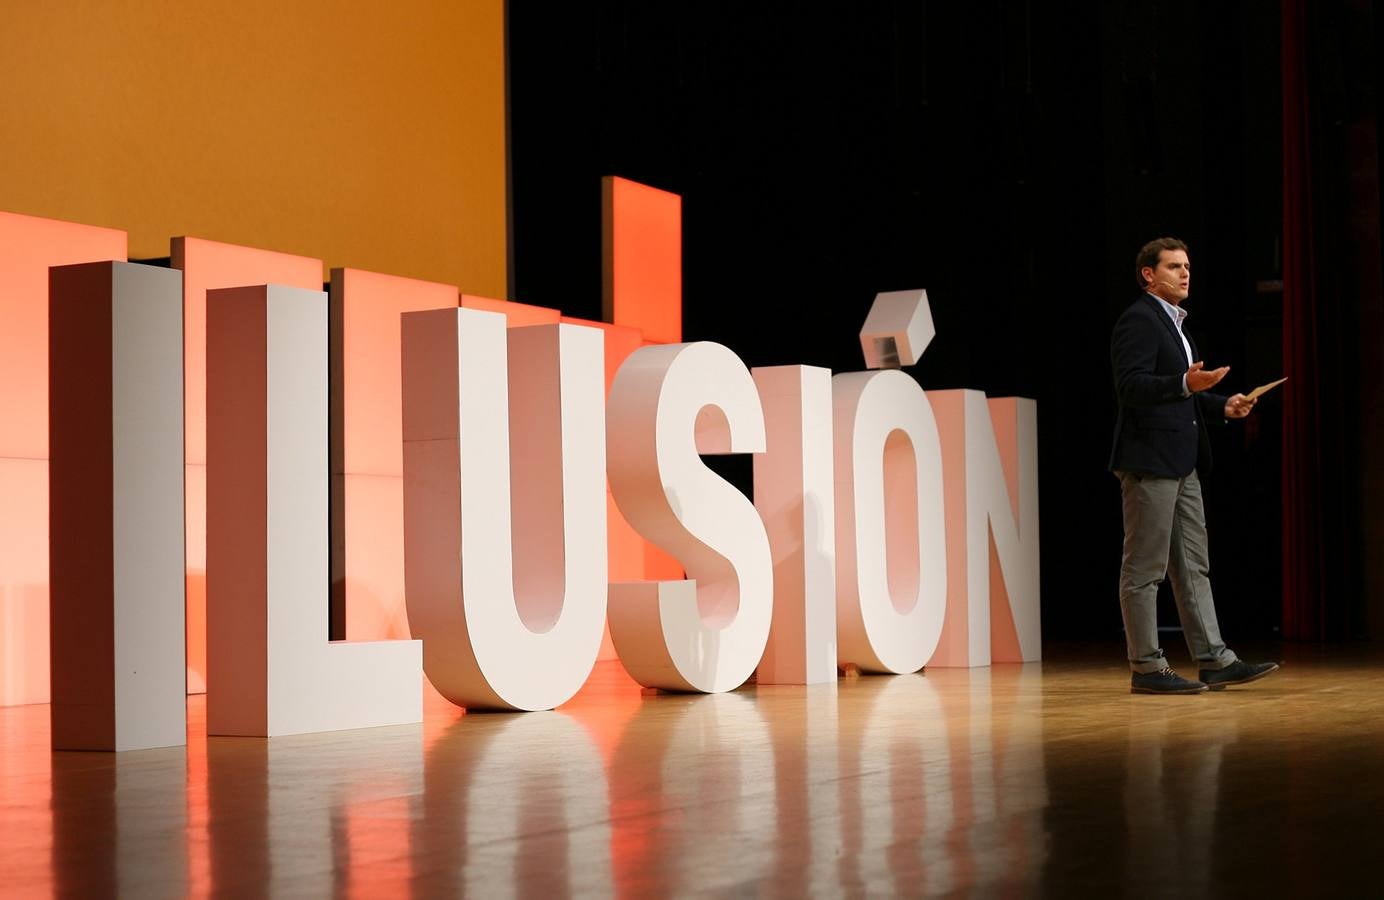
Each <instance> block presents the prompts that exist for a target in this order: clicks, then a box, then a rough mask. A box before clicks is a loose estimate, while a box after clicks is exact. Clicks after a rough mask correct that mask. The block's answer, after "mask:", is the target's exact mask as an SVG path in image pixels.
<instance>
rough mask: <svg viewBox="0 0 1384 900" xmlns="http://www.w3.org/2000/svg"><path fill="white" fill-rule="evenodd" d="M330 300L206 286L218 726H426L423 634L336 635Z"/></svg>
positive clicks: (210, 636)
mask: <svg viewBox="0 0 1384 900" xmlns="http://www.w3.org/2000/svg"><path fill="white" fill-rule="evenodd" d="M327 402H328V400H327V297H326V295H325V294H323V293H322V292H321V291H309V290H304V289H302V288H290V287H278V286H269V287H265V286H260V287H246V288H228V289H226V290H216V291H208V292H207V732H208V733H209V734H239V735H258V736H262V737H272V736H274V735H281V734H299V733H303V732H310V731H333V730H336V729H340V728H364V727H367V726H372V725H399V724H405V723H411V722H419V721H422V718H423V693H422V648H421V647H420V646H419V644H418V642H417V641H375V642H348V641H340V642H330V643H329V642H328V640H327V637H328V624H327V618H328V604H329V602H330V596H331V590H330V588H331V586H330V564H329V560H328V553H327V545H328V540H329V538H328V534H327V491H328V480H329V476H328V453H327V440H328V438H327Z"/></svg>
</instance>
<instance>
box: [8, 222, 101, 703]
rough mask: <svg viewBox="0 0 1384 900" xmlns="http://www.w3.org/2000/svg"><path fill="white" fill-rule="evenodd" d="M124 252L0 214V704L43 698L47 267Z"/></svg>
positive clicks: (87, 236) (69, 230)
mask: <svg viewBox="0 0 1384 900" xmlns="http://www.w3.org/2000/svg"><path fill="white" fill-rule="evenodd" d="M125 254H126V238H125V232H123V231H116V230H114V229H111V228H96V227H94V226H91V225H77V224H73V223H71V222H58V221H54V220H52V219H40V218H35V217H33V216H21V215H16V214H14V213H7V212H0V497H2V498H4V499H3V502H0V706H10V705H14V704H20V703H47V702H48V698H49V687H48V685H49V682H48V268H49V267H50V266H64V265H70V264H74V263H83V262H99V261H103V260H123V259H125Z"/></svg>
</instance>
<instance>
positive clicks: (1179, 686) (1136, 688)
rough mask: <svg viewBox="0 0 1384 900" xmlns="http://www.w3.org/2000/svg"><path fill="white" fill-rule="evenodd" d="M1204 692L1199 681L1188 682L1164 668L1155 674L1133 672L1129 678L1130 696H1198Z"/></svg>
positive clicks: (1204, 686) (1203, 687)
mask: <svg viewBox="0 0 1384 900" xmlns="http://www.w3.org/2000/svg"><path fill="white" fill-rule="evenodd" d="M1205 690H1206V685H1204V684H1202V683H1201V682H1200V681H1188V680H1187V679H1186V678H1183V677H1182V676H1181V675H1178V674H1177V673H1176V672H1174V671H1173V670H1172V669H1169V668H1166V667H1164V668H1163V669H1161V670H1159V671H1157V672H1135V673H1134V674H1133V675H1131V676H1130V677H1129V692H1130V693H1131V694H1200V693H1202V692H1203V691H1205Z"/></svg>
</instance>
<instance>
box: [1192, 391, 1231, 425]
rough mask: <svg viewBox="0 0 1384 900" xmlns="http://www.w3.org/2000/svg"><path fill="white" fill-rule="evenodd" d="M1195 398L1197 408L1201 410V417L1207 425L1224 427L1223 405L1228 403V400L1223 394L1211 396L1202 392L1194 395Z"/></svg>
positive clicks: (1208, 392)
mask: <svg viewBox="0 0 1384 900" xmlns="http://www.w3.org/2000/svg"><path fill="white" fill-rule="evenodd" d="M1193 396H1195V397H1196V398H1197V407H1198V408H1199V409H1200V410H1201V417H1202V419H1203V420H1204V421H1205V422H1206V424H1208V425H1224V424H1225V423H1226V421H1227V420H1226V417H1225V405H1226V404H1227V403H1229V402H1230V398H1229V397H1227V396H1225V395H1224V394H1213V393H1211V392H1210V391H1202V392H1201V393H1199V394H1194V395H1193Z"/></svg>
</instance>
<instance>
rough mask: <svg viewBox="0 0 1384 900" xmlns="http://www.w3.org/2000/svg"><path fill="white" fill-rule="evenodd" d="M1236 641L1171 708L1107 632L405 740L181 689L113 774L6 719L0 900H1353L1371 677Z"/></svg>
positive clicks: (1366, 652) (616, 698)
mask: <svg viewBox="0 0 1384 900" xmlns="http://www.w3.org/2000/svg"><path fill="white" fill-rule="evenodd" d="M1172 637H1174V639H1175V636H1172ZM1168 643H1169V644H1170V645H1172V643H1173V641H1169V642H1168ZM1258 649H1259V652H1258V653H1256V654H1253V655H1251V654H1250V653H1248V652H1244V651H1242V652H1244V655H1246V656H1248V657H1250V658H1260V657H1261V656H1262V658H1270V657H1272V658H1285V661H1286V664H1285V666H1284V668H1283V670H1282V671H1281V672H1279V673H1277V674H1276V675H1274V676H1272V677H1270V678H1268V679H1266V680H1264V681H1261V682H1258V683H1256V684H1254V685H1251V686H1247V687H1241V688H1230V689H1228V690H1225V691H1223V692H1217V693H1210V694H1203V695H1200V696H1190V697H1182V696H1179V697H1155V696H1132V695H1130V694H1129V693H1128V675H1127V673H1126V671H1125V670H1124V667H1123V666H1122V665H1121V651H1122V647H1121V646H1120V645H1119V644H1118V643H1117V642H1115V641H1111V642H1110V643H1108V644H1103V645H1088V644H1082V645H1057V646H1053V647H1049V648H1048V650H1047V657H1048V658H1047V660H1046V661H1044V662H1043V663H1041V664H1029V665H1022V666H1020V665H996V666H994V667H992V668H979V669H970V670H966V669H940V668H930V669H928V670H927V671H926V673H925V674H922V675H912V676H861V677H849V678H842V679H840V680H839V681H838V682H837V684H836V685H834V686H833V685H823V686H814V687H810V688H801V687H783V686H759V687H756V686H754V685H750V686H747V687H745V688H742V689H741V690H739V691H736V692H733V693H729V694H720V695H697V696H692V695H671V694H654V693H647V692H641V690H640V689H639V687H638V685H636V684H634V683H633V682H631V681H630V680H629V679H628V677H627V676H626V675H625V673H624V671H623V670H622V669H621V668H620V665H619V663H617V662H602V663H600V664H598V666H597V668H596V671H595V672H594V673H593V675H592V677H591V679H590V681H589V683H588V684H587V686H586V687H585V688H584V689H583V691H582V692H581V693H580V694H579V695H578V696H577V697H576V698H575V699H574V700H573V701H572V702H570V703H568V704H567V705H565V706H564V707H562V708H561V709H560V710H558V711H556V712H546V713H527V714H519V713H514V714H499V713H489V714H462V713H461V711H460V710H457V709H456V708H454V707H452V706H451V705H449V704H447V703H446V702H445V701H443V700H442V699H441V698H439V697H438V696H437V695H436V694H434V693H432V692H431V691H429V692H428V700H427V702H426V704H425V709H426V717H425V721H424V722H423V724H422V725H418V726H408V727H393V728H376V729H366V730H359V731H348V732H335V733H329V734H317V735H306V736H300V737H284V738H274V739H272V740H260V739H249V738H212V739H210V740H209V739H207V738H206V736H205V734H204V728H205V709H206V705H205V697H201V696H194V697H191V698H189V701H188V712H189V732H190V733H189V743H188V746H187V747H186V748H175V749H168V750H148V751H137V752H130V753H124V754H113V753H81V752H61V753H52V752H50V750H49V749H48V746H49V730H48V707H47V706H43V705H35V706H22V707H9V708H3V709H0V836H3V840H0V872H3V873H4V875H3V882H0V884H2V885H3V886H0V894H3V895H4V896H6V897H10V896H19V897H28V896H47V895H50V894H55V893H56V894H62V895H67V896H82V897H100V896H130V897H135V896H138V897H156V896H181V895H189V894H191V895H198V896H201V895H206V894H208V893H212V892H216V893H223V894H227V895H238V896H265V895H275V896H326V895H329V894H330V895H336V896H395V897H399V896H405V895H411V896H418V897H436V896H459V895H463V894H465V895H471V896H478V897H499V896H542V897H552V896H564V895H583V896H606V895H615V894H618V895H621V896H683V895H689V894H709V895H717V896H722V895H732V896H761V895H769V896H782V897H801V896H817V897H825V896H882V895H934V894H936V895H961V896H974V895H981V896H986V895H994V894H997V895H1002V896H1033V895H1051V896H1068V897H1071V896H1110V895H1120V894H1130V895H1135V894H1137V895H1140V896H1150V897H1159V896H1169V897H1171V896H1187V895H1192V896H1244V895H1247V894H1249V893H1251V892H1259V891H1263V892H1266V893H1269V894H1271V895H1273V896H1282V895H1302V896H1324V895H1333V894H1334V895H1341V894H1343V893H1350V894H1353V895H1360V892H1361V891H1362V890H1363V891H1365V892H1366V893H1373V892H1374V891H1373V890H1371V889H1369V888H1366V887H1364V885H1367V884H1369V883H1371V882H1370V881H1369V879H1372V878H1373V876H1374V873H1375V872H1376V871H1377V869H1378V858H1377V854H1378V851H1379V850H1381V849H1384V838H1381V837H1380V834H1381V832H1380V829H1379V825H1378V822H1377V819H1378V811H1379V809H1380V808H1381V806H1384V691H1381V690H1379V688H1378V687H1377V679H1378V677H1379V674H1380V673H1381V671H1384V660H1381V658H1380V657H1379V655H1378V654H1376V653H1373V652H1372V651H1371V650H1370V649H1369V648H1368V647H1367V646H1362V645H1344V646H1335V647H1325V648H1324V647H1318V646H1315V645H1314V646H1298V645H1289V646H1286V647H1285V648H1283V649H1282V650H1281V651H1279V650H1277V648H1258ZM1184 655H1185V651H1184V650H1181V648H1176V650H1175V652H1174V654H1173V658H1172V662H1173V664H1174V665H1175V666H1180V669H1181V671H1182V673H1183V674H1192V675H1194V674H1195V673H1194V671H1189V667H1187V666H1186V665H1185V664H1180V662H1181V660H1183V658H1184ZM1376 890H1377V889H1376Z"/></svg>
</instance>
